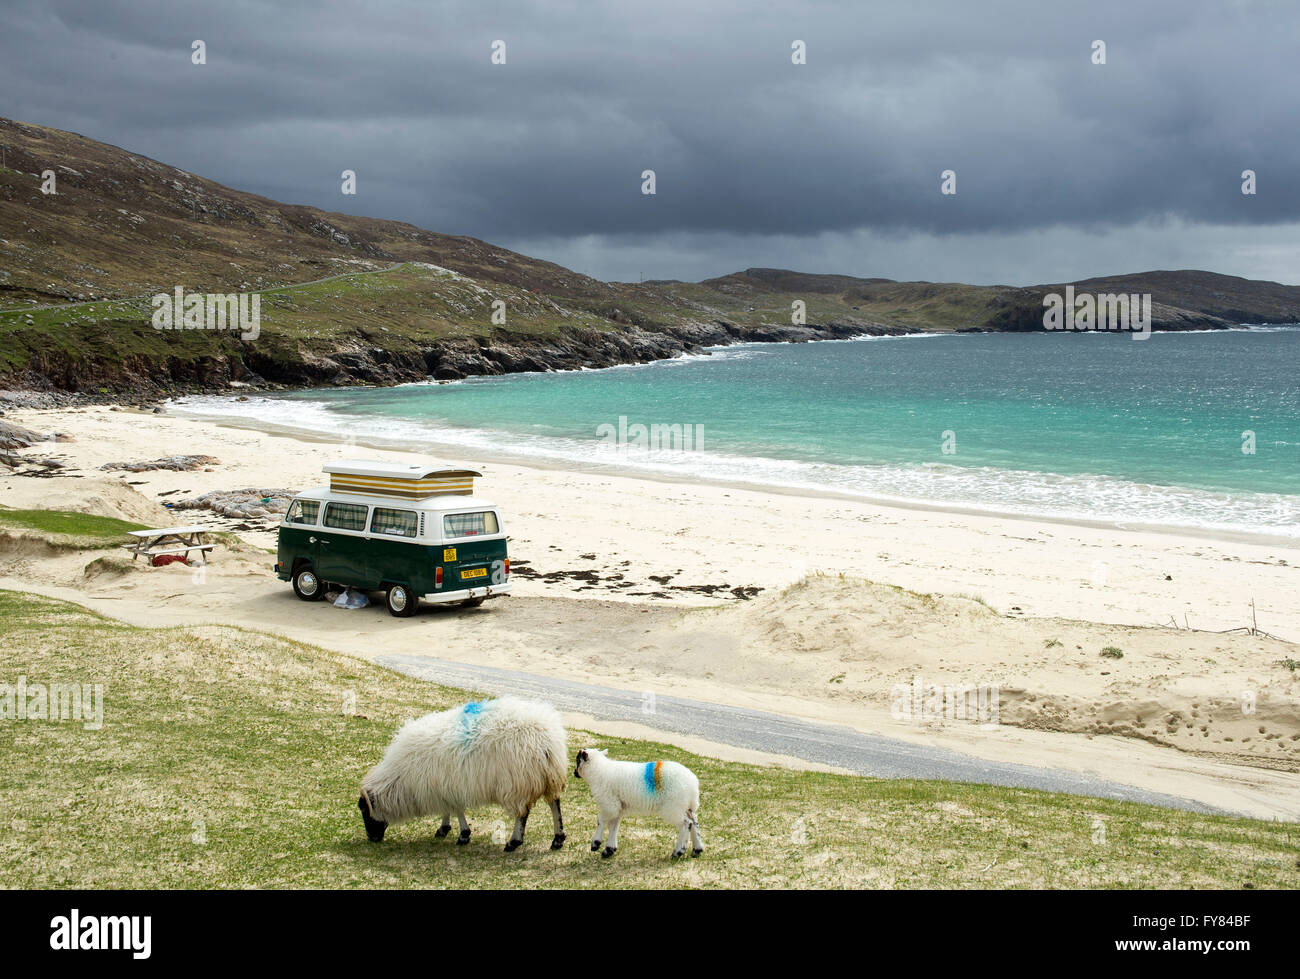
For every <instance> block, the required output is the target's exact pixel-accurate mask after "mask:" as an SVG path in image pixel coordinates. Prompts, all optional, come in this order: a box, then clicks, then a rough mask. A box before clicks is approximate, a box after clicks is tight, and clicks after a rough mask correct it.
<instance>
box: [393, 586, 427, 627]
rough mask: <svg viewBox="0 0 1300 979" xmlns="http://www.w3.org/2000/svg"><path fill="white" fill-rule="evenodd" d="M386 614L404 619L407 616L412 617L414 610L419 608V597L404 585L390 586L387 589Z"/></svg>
mask: <svg viewBox="0 0 1300 979" xmlns="http://www.w3.org/2000/svg"><path fill="white" fill-rule="evenodd" d="M386 604H387V605H388V614H389V615H396V616H397V617H398V618H401V619H404V618H406V617H407V616H410V615H414V614H415V610H416V609H417V608H419V607H420V596H419V595H417V594H415V592H413V591H411V589H409V588H407V587H406V586H405V585H391V586H390V587H389V589H388V596H387V602H386Z"/></svg>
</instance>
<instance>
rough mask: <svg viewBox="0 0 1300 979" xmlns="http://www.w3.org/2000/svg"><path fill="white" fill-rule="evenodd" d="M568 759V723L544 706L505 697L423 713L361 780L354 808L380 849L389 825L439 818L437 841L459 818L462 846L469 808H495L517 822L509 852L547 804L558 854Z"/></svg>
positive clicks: (561, 843) (466, 835)
mask: <svg viewBox="0 0 1300 979" xmlns="http://www.w3.org/2000/svg"><path fill="white" fill-rule="evenodd" d="M567 758H568V748H567V746H566V739H565V733H564V725H563V724H562V723H561V722H560V715H559V714H557V713H556V711H555V709H554V708H553V707H550V706H549V705H547V704H539V703H536V702H533V701H529V700H520V699H518V698H515V697H502V698H500V699H499V700H483V701H479V702H477V703H469V704H466V705H465V706H464V707H456V708H453V709H452V710H445V711H440V712H437V713H433V714H425V715H424V716H423V717H419V718H416V719H415V720H413V721H408V722H407V723H406V724H404V725H403V726H402V728H401V730H399V731H398V732H397V736H396V737H394V738H393V743H392V744H390V745H389V746H388V750H387V751H385V752H384V757H383V758H382V759H381V760H380V762H379V764H378V765H376V766H375V767H374V768H372V769H371V770H370V773H369V774H368V775H366V777H365V778H364V779H363V780H362V782H361V798H360V799H359V800H358V801H357V805H358V806H359V807H360V809H361V818H362V819H363V820H364V821H365V824H366V835H367V836H368V837H369V838H370V841H371V842H372V843H380V842H382V841H383V839H384V831H385V830H386V829H387V828H388V826H389V824H391V823H401V822H405V821H406V820H408V819H416V818H418V817H420V816H434V815H437V816H441V817H442V825H441V826H440V827H439V828H438V831H437V832H436V833H434V836H435V837H437V838H438V839H441V838H442V837H444V836H446V835H447V834H448V833H449V832H451V814H452V813H455V814H456V818H457V820H459V822H460V837H459V839H457V840H456V842H457V844H459V845H464V844H466V843H468V842H469V836H470V830H469V823H468V822H466V820H465V810H466V809H473V808H475V807H477V806H485V805H489V804H493V803H494V804H496V805H499V806H502V807H503V808H504V809H505V810H506V812H507V813H509V814H510V815H511V816H514V817H515V828H514V832H513V833H511V835H510V840H509V842H508V843H506V852H507V853H510V852H511V851H512V850H515V849H517V848H518V847H519V846H520V845H521V844H522V843H523V842H524V828H525V826H526V825H527V823H528V812H529V810H530V809H531V808H532V806H533V804H534V803H535V802H537V800H538V799H545V800H546V801H547V803H548V804H549V805H550V807H551V816H552V819H553V820H554V822H555V837H554V839H552V840H551V849H552V850H558V849H560V848H561V847H562V846H564V820H563V819H562V817H561V816H560V795H561V793H563V792H564V784H565V777H566V775H567V774H568V762H567Z"/></svg>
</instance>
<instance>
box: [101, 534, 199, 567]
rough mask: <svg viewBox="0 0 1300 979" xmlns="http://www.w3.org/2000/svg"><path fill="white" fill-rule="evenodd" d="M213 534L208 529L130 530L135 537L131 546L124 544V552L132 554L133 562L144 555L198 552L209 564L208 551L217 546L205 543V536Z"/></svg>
mask: <svg viewBox="0 0 1300 979" xmlns="http://www.w3.org/2000/svg"><path fill="white" fill-rule="evenodd" d="M208 533H211V531H210V530H209V528H207V527H163V528H162V529H160V530H128V531H127V535H128V536H130V537H134V538H135V540H133V541H132V542H131V543H130V544H123V545H122V548H123V550H127V551H130V552H131V560H132V561H134V560H135V559H136V558H137V557H139V556H140V555H141V554H143V555H144V556H145V557H149V558H152V557H153V556H154V555H155V554H184V555H186V557H188V556H189V554H190V552H192V551H198V552H199V557H201V558H202V559H203V563H204V564H207V563H208V553H207V552H208V551H210V550H212V548H213V547H215V546H216V545H215V544H208V543H206V542H205V541H204V539H203V535H204V534H208Z"/></svg>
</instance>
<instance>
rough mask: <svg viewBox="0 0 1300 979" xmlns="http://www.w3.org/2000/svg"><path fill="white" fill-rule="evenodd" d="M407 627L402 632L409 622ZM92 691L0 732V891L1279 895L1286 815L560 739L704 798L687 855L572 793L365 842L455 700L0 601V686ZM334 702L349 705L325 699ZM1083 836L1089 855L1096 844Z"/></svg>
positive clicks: (1293, 851) (281, 658) (22, 599)
mask: <svg viewBox="0 0 1300 979" xmlns="http://www.w3.org/2000/svg"><path fill="white" fill-rule="evenodd" d="M415 622H416V624H415V625H413V626H412V627H413V628H418V620H415ZM20 675H21V676H25V677H26V678H27V683H28V684H32V683H36V682H46V683H49V682H74V681H75V682H80V683H96V682H99V683H103V684H105V694H104V696H105V703H106V707H105V714H104V725H103V728H102V729H100V730H98V731H88V730H84V729H83V727H82V725H80V724H77V723H73V722H71V721H63V722H60V723H53V722H48V721H36V720H25V721H16V720H0V807H2V811H3V812H4V820H5V832H4V833H2V834H0V881H3V882H4V884H5V886H8V887H17V888H32V887H95V888H107V887H146V888H153V887H221V888H236V887H282V888H289V887H337V888H357V887H449V888H463V887H518V888H524V887H527V888H538V887H582V888H616V887H812V886H820V887H835V886H848V887H1094V886H1095V887H1177V888H1189V887H1241V886H1244V885H1245V884H1247V883H1249V884H1251V885H1252V886H1255V887H1294V886H1296V884H1297V883H1300V869H1297V859H1298V858H1300V832H1297V827H1296V826H1295V825H1294V824H1284V823H1267V822H1262V821H1255V820H1250V819H1240V818H1231V817H1218V816H1202V815H1197V814H1193V813H1186V812H1180V811H1174V810H1166V809H1161V808H1156V807H1151V806H1143V805H1136V804H1132V803H1121V802H1116V801H1112V800H1103V799H1082V798H1077V797H1072V796H1066V795H1057V794H1050V793H1042V792H1034V791H1028V790H1020V789H1007V788H996V787H989V786H978V785H964V784H954V783H944V782H925V781H911V780H878V779H867V778H856V777H851V776H843V775H833V774H823V773H813V772H793V771H787V770H783V769H777V768H767V767H756V766H752V765H744V764H737V763H729V762H722V761H718V760H715V759H710V758H705V757H702V756H699V755H695V754H692V753H690V752H686V751H682V750H680V749H677V748H674V747H671V746H666V745H661V744H653V743H648V742H643V741H633V740H628V739H625V738H612V737H597V736H595V735H592V734H589V733H586V732H581V731H571V732H570V749H571V752H576V750H577V748H579V747H581V746H582V745H584V744H597V745H600V746H604V747H608V748H609V749H610V751H611V754H612V755H613V756H614V757H616V758H630V759H652V758H671V759H676V760H679V761H682V762H684V763H686V764H687V765H689V766H690V767H691V768H692V769H694V770H695V771H696V773H697V774H698V775H699V776H700V781H701V785H702V805H701V826H702V828H703V830H704V834H705V843H706V846H707V851H706V853H705V854H704V856H703V857H701V858H700V859H698V860H690V859H687V860H684V861H681V862H678V863H673V862H671V861H670V860H669V859H668V854H669V851H670V850H671V848H672V843H673V835H674V832H673V830H672V829H670V828H669V827H668V826H666V825H663V824H661V823H659V822H658V821H657V820H654V819H651V818H648V817H642V818H630V819H628V820H626V821H625V822H624V826H623V827H622V828H621V830H620V837H621V843H622V846H621V849H620V851H619V854H618V856H617V857H615V858H614V859H613V860H601V859H600V858H599V857H598V856H596V855H595V854H593V853H591V852H589V850H588V849H587V845H586V840H587V838H588V836H589V834H590V832H591V830H592V828H593V825H594V815H595V811H594V808H593V805H592V801H591V797H590V794H589V791H588V789H587V786H586V784H585V783H584V782H583V781H581V780H578V779H571V781H570V786H569V789H568V791H567V792H566V794H565V797H564V807H565V813H566V816H567V819H568V832H569V843H568V845H567V846H566V848H565V849H564V850H563V851H561V852H559V853H553V852H551V851H549V850H548V849H547V843H548V841H549V838H550V828H549V819H548V816H547V814H546V813H545V812H544V811H543V812H538V813H537V814H536V815H535V816H534V819H533V821H532V824H531V825H530V827H529V838H528V841H527V843H526V844H525V846H524V847H523V848H522V849H521V850H519V851H518V852H516V853H514V854H509V855H507V854H504V853H502V852H501V846H500V845H498V844H497V843H494V842H492V840H491V835H492V829H493V826H494V824H497V823H500V825H501V826H502V827H503V828H504V825H505V821H504V817H503V815H502V814H501V813H500V812H499V811H496V810H491V809H487V810H482V811H480V812H477V813H473V814H471V823H472V825H473V827H474V836H473V838H472V840H471V842H470V844H469V846H467V847H457V846H455V845H454V844H453V843H452V842H451V840H435V839H434V838H433V830H434V828H435V824H434V822H435V821H434V820H421V821H417V822H414V823H410V824H406V825H403V826H398V827H393V828H391V829H390V830H389V834H388V839H387V841H386V842H385V843H383V844H381V845H374V844H371V843H369V842H367V841H366V839H365V836H364V833H363V831H362V825H361V820H360V817H359V815H358V813H357V810H356V798H357V786H358V784H359V782H360V779H361V777H362V775H363V774H364V773H365V771H366V770H367V768H368V767H369V766H371V765H372V764H374V763H375V762H376V761H377V760H378V758H379V756H380V754H381V753H382V751H383V749H384V747H385V745H386V744H387V742H388V740H389V739H390V738H391V736H392V733H393V731H394V730H395V728H396V727H397V725H398V724H399V723H401V721H402V720H404V719H405V718H407V717H411V716H416V715H418V714H421V713H424V712H425V711H428V710H432V709H436V708H444V707H448V706H451V705H454V704H457V703H463V702H464V701H465V700H466V699H468V698H469V697H471V696H472V694H470V693H468V692H465V691H457V690H450V689H447V688H443V687H438V686H434V685H431V684H426V683H421V682H418V681H415V680H413V679H410V678H408V677H404V676H401V675H398V674H394V673H391V672H388V671H386V670H383V669H379V668H376V667H373V666H370V665H369V664H366V663H364V662H361V661H359V660H354V659H351V658H349V657H346V656H343V655H340V654H335V653H331V652H327V651H324V650H321V649H318V648H315V647H312V646H308V645H304V644H301V643H296V642H292V641H289V640H286V639H283V638H279V637H275V636H269V635H263V634H259V633H254V632H249V631H245V630H241V629H238V628H233V627H230V626H224V625H211V626H203V627H186V628H174V629H156V630H144V629H139V628H134V627H131V626H127V625H123V624H120V623H116V622H114V621H111V620H108V619H104V618H101V617H100V616H98V615H95V614H93V613H91V612H88V611H86V610H85V609H83V608H81V607H79V606H76V605H72V604H68V603H66V602H61V601H57V600H53V599H48V598H42V597H37V596H32V595H25V594H20V593H17V592H10V591H0V684H13V683H15V682H16V681H17V678H18V676H20ZM345 707H349V708H351V710H350V712H349V710H345ZM1100 826H1104V829H1105V832H1104V838H1105V842H1104V843H1101V842H1094V841H1095V840H1097V839H1098V838H1099V837H1100V836H1101V834H1100V832H1099V830H1098V827H1100Z"/></svg>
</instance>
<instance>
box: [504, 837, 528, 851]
mask: <svg viewBox="0 0 1300 979" xmlns="http://www.w3.org/2000/svg"><path fill="white" fill-rule="evenodd" d="M523 845H524V841H523V840H510V841H508V842H507V843H506V853H514V852H515V851H516V850H518V849H519V848H520V847H521V846H523Z"/></svg>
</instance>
